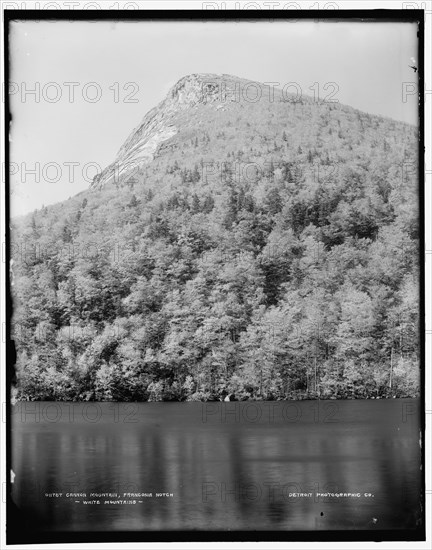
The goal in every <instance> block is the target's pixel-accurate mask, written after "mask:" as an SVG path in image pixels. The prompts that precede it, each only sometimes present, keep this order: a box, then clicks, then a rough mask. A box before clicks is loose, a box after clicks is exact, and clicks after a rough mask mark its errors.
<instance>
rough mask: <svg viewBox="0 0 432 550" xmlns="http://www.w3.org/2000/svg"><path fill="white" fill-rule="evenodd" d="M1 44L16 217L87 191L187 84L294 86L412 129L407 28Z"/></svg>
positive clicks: (229, 28)
mask: <svg viewBox="0 0 432 550" xmlns="http://www.w3.org/2000/svg"><path fill="white" fill-rule="evenodd" d="M9 39H10V86H9V91H10V106H11V114H12V125H11V128H10V154H11V156H10V161H11V166H10V172H11V202H10V206H11V215H12V217H15V216H20V215H22V214H26V213H28V212H30V211H32V210H34V209H36V208H41V207H42V206H43V205H49V204H53V203H56V202H59V201H61V200H65V199H67V198H69V197H70V196H73V195H75V194H76V193H78V192H80V191H83V190H84V189H86V188H87V187H88V186H89V184H90V182H91V180H92V178H93V176H94V175H95V174H96V173H97V172H98V171H100V169H103V168H104V167H105V166H107V165H108V164H110V163H111V162H113V161H114V159H115V156H116V154H117V152H118V150H119V149H120V147H121V145H122V144H123V142H124V141H125V139H126V138H127V137H128V135H129V134H130V133H131V131H132V130H133V128H135V127H136V126H137V125H138V124H139V123H140V121H141V119H142V118H143V117H144V115H145V114H146V112H147V111H148V110H150V109H151V108H152V107H154V106H155V105H157V103H159V102H160V101H161V100H162V99H163V98H164V97H165V95H166V93H167V91H168V90H169V88H170V87H171V86H172V85H174V84H175V83H176V82H177V80H179V79H180V78H182V77H183V76H185V75H187V74H191V73H217V74H222V73H224V74H230V75H235V76H239V77H242V78H247V79H250V80H253V81H257V82H278V83H280V84H281V86H280V87H283V86H284V85H286V84H288V83H292V82H294V83H296V84H297V86H300V89H301V90H302V92H303V94H305V95H313V94H314V93H319V95H320V97H321V98H323V97H325V96H326V94H328V93H329V92H334V95H333V98H334V99H337V100H339V102H340V103H343V104H347V105H351V106H352V107H355V108H357V109H360V110H361V111H365V112H369V113H373V114H379V115H383V116H386V117H391V118H393V119H396V120H401V121H404V122H408V123H410V124H417V121H418V106H417V98H416V95H415V93H412V91H413V90H416V87H417V75H416V74H415V73H414V71H413V69H411V68H410V67H409V65H411V64H412V62H411V58H414V59H415V60H416V59H417V48H418V44H417V26H416V25H415V24H412V23H393V22H392V23H374V22H367V23H364V22H323V21H321V22H316V21H315V22H314V21H273V22H264V21H259V22H248V21H240V22H211V23H204V22H198V21H196V22H142V21H141V22H135V21H134V22H114V21H113V22H109V21H106V22H77V21H71V22H68V21H25V22H24V21H16V22H13V23H12V26H11V33H10V37H9ZM404 83H405V84H404ZM404 87H405V88H404ZM403 89H405V90H406V92H407V93H406V95H405V97H403ZM32 90H33V92H32ZM290 91H293V90H292V89H291V90H290ZM314 91H315V92H314Z"/></svg>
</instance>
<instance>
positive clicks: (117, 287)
mask: <svg viewBox="0 0 432 550" xmlns="http://www.w3.org/2000/svg"><path fill="white" fill-rule="evenodd" d="M219 78H220V79H221V81H222V80H223V79H222V78H221V77H219ZM224 78H225V77H224ZM225 79H226V78H225ZM202 80H203V77H201V81H202ZM238 82H239V83H240V84H239V86H240V87H241V85H244V82H245V81H242V80H238ZM242 83H243V84H242ZM201 84H202V82H201ZM199 86H200V77H199V75H198V76H195V77H193V78H192V77H187V78H185V79H182V81H180V82H179V83H178V84H177V85H176V87H175V88H174V89H173V90H172V91H171V92H170V94H169V102H168V103H166V102H165V103H164V102H162V103H161V104H160V105H159V106H158V107H157V108H155V109H154V110H153V111H151V112H150V113H149V114H148V115H147V117H146V118H145V119H144V121H143V125H141V126H139V127H138V128H137V129H136V130H135V131H134V133H133V134H132V136H131V137H130V138H129V140H128V141H127V142H126V144H125V146H124V147H123V148H122V149H121V150H120V153H119V160H118V162H119V165H120V164H121V163H123V164H121V169H118V177H115V172H116V166H115V163H114V165H113V166H112V167H111V168H109V169H108V170H107V173H109V174H111V175H109V176H106V174H102V175H101V177H98V178H96V180H95V182H94V185H93V186H92V187H91V188H90V189H89V190H88V191H86V192H84V193H80V194H79V195H76V196H74V197H72V198H70V199H69V200H67V201H65V202H63V203H61V204H57V205H54V206H50V207H44V208H42V209H41V210H38V211H36V212H34V213H33V214H31V215H28V216H26V217H25V218H23V219H17V220H12V222H11V236H12V245H11V246H12V251H11V252H12V258H13V265H12V271H13V288H12V292H13V299H14V316H13V333H14V338H15V346H16V350H17V362H16V365H15V368H16V384H17V392H16V393H17V397H18V398H21V399H30V400H38V399H57V400H62V399H64V400H93V399H96V400H151V401H166V400H212V399H219V398H221V397H222V398H223V397H224V396H225V395H226V394H234V395H235V396H236V398H237V399H246V398H250V399H287V398H308V397H309V398H315V397H321V398H346V397H354V398H364V397H379V396H380V397H384V396H386V397H388V396H415V395H417V394H418V392H419V337H418V336H419V335H418V323H419V318H418V309H419V265H418V258H419V242H418V236H419V235H418V215H419V212H418V171H417V168H418V141H417V139H418V129H417V128H415V127H412V126H409V125H407V124H403V123H401V122H396V121H394V120H390V119H384V118H380V117H378V116H372V115H369V114H366V113H362V112H359V111H356V110H355V109H352V108H350V107H347V106H343V105H340V104H339V103H332V102H323V101H320V102H318V101H314V100H313V99H312V98H306V97H303V98H299V97H288V96H286V94H285V95H284V94H282V93H281V92H278V91H277V92H276V93H275V94H274V97H273V98H272V97H271V95H269V94H264V93H263V94H262V96H261V97H260V98H259V99H258V100H256V101H251V100H250V99H249V98H248V97H246V98H245V97H244V96H243V94H239V97H233V98H230V99H229V100H225V98H222V97H221V94H220V87H219V88H217V87H216V88H215V89H213V88H212V96H211V101H209V100H208V98H209V96H208V94H206V93H204V94H203V95H200V89H201V90H202V89H203V88H202V86H201V88H199ZM182 90H186V92H187V93H185V94H184V95H181V91H182ZM191 90H194V93H193V94H192V95H191V93H192V92H191ZM189 92H191V93H189ZM250 96H251V97H252V96H253V94H252V92H251V93H250ZM167 101H168V100H167ZM155 121H156V122H155ZM140 140H141V141H140ZM149 140H150V141H149ZM120 141H121V138H120V139H119V142H120ZM149 144H150V145H149ZM144 150H145V154H144V153H142V151H144ZM136 151H141V152H139V154H137V153H136ZM131 152H132V153H133V154H132V153H131ZM131 155H132V156H131ZM125 158H126V160H127V159H131V158H132V160H133V163H134V164H133V166H132V165H131V166H129V170H127V169H126V168H125V162H126V161H125V160H124V159H125Z"/></svg>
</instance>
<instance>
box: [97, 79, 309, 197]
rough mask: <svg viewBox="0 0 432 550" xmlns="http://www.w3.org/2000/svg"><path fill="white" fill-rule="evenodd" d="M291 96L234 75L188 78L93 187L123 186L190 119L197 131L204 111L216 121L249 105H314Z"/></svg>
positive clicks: (151, 114)
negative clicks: (111, 183) (223, 114)
mask: <svg viewBox="0 0 432 550" xmlns="http://www.w3.org/2000/svg"><path fill="white" fill-rule="evenodd" d="M291 92H292V88H291V89H290V92H288V91H286V92H285V93H284V91H283V90H281V89H278V88H276V87H275V84H274V83H273V84H265V83H260V82H253V81H250V80H246V79H242V78H239V77H236V76H231V75H217V74H210V73H209V74H191V75H187V76H185V77H183V78H181V79H180V80H179V81H178V82H177V83H176V84H175V85H174V86H173V87H172V88H171V89H170V91H169V92H168V94H167V96H166V98H165V99H164V100H163V101H161V102H160V103H159V105H157V107H155V108H153V109H151V110H150V111H149V112H148V113H147V114H146V115H145V116H144V118H143V120H142V121H141V123H140V124H139V125H138V126H137V127H136V128H135V129H134V130H133V131H132V133H131V134H130V136H129V137H128V138H127V140H126V141H125V143H124V144H123V145H122V147H121V148H120V150H119V152H118V154H117V157H116V159H115V160H114V162H113V163H112V164H110V165H109V166H108V167H107V168H106V169H105V170H103V171H102V173H100V174H98V175H96V176H95V178H94V181H93V183H92V187H97V188H101V187H103V186H104V185H105V184H106V183H110V182H121V181H124V180H125V179H127V177H128V175H130V174H133V173H136V172H137V170H138V169H139V168H140V167H141V166H143V165H145V164H148V163H149V162H151V161H152V160H153V159H154V158H155V156H156V155H157V154H158V152H159V151H160V150H161V146H162V144H164V143H166V142H169V140H170V138H172V137H173V136H175V135H176V134H177V133H178V132H180V131H181V129H182V127H183V125H184V124H185V121H186V120H187V119H188V121H189V123H190V122H192V121H195V122H196V124H197V129H198V126H199V125H200V124H201V122H202V121H201V120H200V115H201V114H202V113H203V111H204V112H207V117H208V116H209V115H210V116H213V117H214V118H215V119H216V118H218V116H219V117H220V114H221V113H222V112H226V111H227V110H231V111H233V110H235V109H236V108H238V109H243V108H244V107H245V105H248V104H252V105H254V104H256V103H260V102H264V103H268V104H271V103H273V102H275V101H276V102H280V101H287V102H300V101H301V102H303V101H311V98H301V97H299V96H298V94H292V93H291ZM191 111H192V112H191ZM194 111H195V112H194ZM191 117H192V118H191Z"/></svg>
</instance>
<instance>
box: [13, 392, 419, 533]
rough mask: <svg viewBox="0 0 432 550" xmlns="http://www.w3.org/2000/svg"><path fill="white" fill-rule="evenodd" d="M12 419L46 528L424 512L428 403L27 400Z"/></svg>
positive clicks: (401, 520) (282, 521) (384, 522)
mask: <svg viewBox="0 0 432 550" xmlns="http://www.w3.org/2000/svg"><path fill="white" fill-rule="evenodd" d="M11 420H12V467H13V471H14V473H15V480H14V483H13V485H12V487H13V492H12V494H13V501H14V502H15V504H16V505H17V506H18V508H19V509H20V510H21V511H22V512H24V513H27V514H28V515H29V516H30V517H32V518H33V519H34V521H35V523H36V524H37V526H38V528H39V529H41V530H42V531H44V530H47V531H52V530H55V531H146V530H148V531H154V530H171V529H173V530H190V529H192V530H224V531H225V530H288V531H290V530H339V529H350V530H351V529H360V530H362V529H367V530H383V529H413V528H415V526H416V522H417V520H418V518H419V517H420V516H421V514H420V493H421V473H420V466H421V451H420V446H419V426H420V405H419V402H418V401H416V400H410V399H406V400H405V399H404V400H396V399H395V400H377V401H372V400H368V401H301V402H244V403H235V402H232V403H124V404H123V403H52V402H39V403H17V404H16V405H14V407H13V411H12V417H11ZM55 493H57V496H56V495H54V494H55ZM92 493H93V494H96V495H100V494H102V493H109V494H111V496H91V494H92ZM150 494H151V496H150ZM348 494H351V496H348ZM58 495H61V496H58ZM71 495H72V496H71ZM83 495H85V496H83ZM129 495H139V496H129ZM157 495H162V496H157ZM336 495H339V496H336ZM341 495H345V496H341Z"/></svg>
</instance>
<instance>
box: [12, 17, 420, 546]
mask: <svg viewBox="0 0 432 550" xmlns="http://www.w3.org/2000/svg"><path fill="white" fill-rule="evenodd" d="M3 13H4V68H5V89H6V90H7V89H8V84H9V78H10V67H9V61H10V60H9V29H10V25H9V24H10V22H12V21H17V20H18V21H19V20H44V21H45V20H63V21H64V20H69V21H87V20H92V21H99V20H101V21H107V20H112V21H170V20H171V21H176V22H180V21H222V22H225V21H235V22H237V21H238V22H240V21H247V20H249V21H253V20H255V21H256V20H281V21H283V20H285V21H295V20H307V19H313V20H339V21H341V20H343V21H353V22H354V21H358V22H359V21H361V22H376V21H379V22H389V23H392V22H411V23H417V24H418V32H417V35H418V83H419V149H418V155H419V158H418V166H419V197H418V198H419V233H420V235H419V261H420V326H419V337H420V364H421V398H420V411H421V418H420V421H421V430H422V435H423V441H424V433H425V391H426V389H425V368H426V360H425V340H424V335H425V329H426V325H425V218H424V216H425V208H424V202H425V193H424V185H425V174H424V171H423V167H424V166H425V146H424V94H423V93H422V92H423V89H424V26H425V21H424V20H425V13H424V10H412V9H409V10H408V9H400V10H397V9H389V10H386V9H365V10H358V9H355V10H346V9H343V10H287V11H285V10H257V11H255V10H254V11H252V10H68V11H66V10H61V11H58V10H16V9H14V10H4V11H3ZM11 120H12V115H11V112H10V105H9V97H8V94H7V93H6V92H5V136H4V137H5V160H6V170H5V174H6V178H5V195H6V196H5V220H6V228H5V234H6V245H5V254H6V269H5V286H6V289H5V297H4V298H5V305H6V365H7V368H6V376H5V382H6V492H7V505H6V510H7V531H6V542H7V544H8V545H14V544H44V543H46V544H55V543H57V544H60V543H103V542H107V543H115V542H118V543H121V542H142V543H143V542H197V541H201V542H223V541H224V542H237V541H253V542H257V541H281V542H285V541H292V542H294V541H296V542H297V541H298V542H301V541H303V542H305V541H307V542H309V541H310V542H313V541H316V542H318V541H335V542H336V541H339V542H340V541H356V542H360V541H368V542H382V541H425V540H426V524H425V521H426V514H425V504H426V502H425V456H424V449H422V472H421V482H422V489H423V492H422V496H421V506H422V511H423V517H422V525H419V526H418V527H417V528H416V529H412V530H373V531H370V530H355V531H349V530H336V531H335V530H328V531H268V530H266V531H198V530H197V531H178V530H170V531H139V532H137V531H112V532H105V531H104V532H99V531H86V532H84V531H82V532H71V531H50V532H45V531H38V530H37V528H36V526H35V525H34V524H33V523H32V520H31V518H28V517H25V516H24V515H23V514H22V512H21V511H20V510H19V509H18V508H17V507H16V505H15V504H14V503H13V501H12V498H11V481H10V476H9V475H8V472H9V471H10V466H11V382H12V380H13V377H14V368H13V365H14V363H15V358H16V352H15V347H14V344H13V341H12V340H11V339H10V335H11V332H10V329H11V326H10V325H11V322H10V321H11V314H12V296H11V294H10V292H9V289H10V273H9V267H10V228H9V219H10V180H9V169H8V167H9V154H10V151H9V125H10V122H11Z"/></svg>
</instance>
